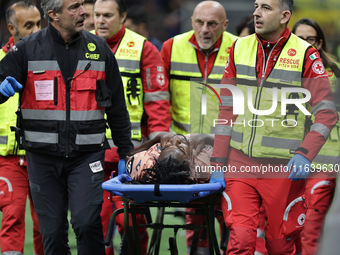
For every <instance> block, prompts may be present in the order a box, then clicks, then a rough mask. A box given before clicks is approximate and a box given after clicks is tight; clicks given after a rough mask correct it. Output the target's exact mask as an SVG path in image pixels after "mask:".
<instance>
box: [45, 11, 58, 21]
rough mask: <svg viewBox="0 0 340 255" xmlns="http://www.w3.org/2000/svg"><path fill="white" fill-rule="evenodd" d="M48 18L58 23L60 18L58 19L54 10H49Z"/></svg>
mask: <svg viewBox="0 0 340 255" xmlns="http://www.w3.org/2000/svg"><path fill="white" fill-rule="evenodd" d="M47 14H48V16H50V18H51V19H53V21H58V20H59V18H58V15H57V13H56V12H54V11H52V10H49V11H48V13H47Z"/></svg>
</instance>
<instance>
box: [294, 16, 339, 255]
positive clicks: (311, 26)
mask: <svg viewBox="0 0 340 255" xmlns="http://www.w3.org/2000/svg"><path fill="white" fill-rule="evenodd" d="M292 33H294V34H296V35H297V36H298V37H300V38H301V39H303V40H305V41H307V42H308V43H310V44H312V45H313V46H314V47H315V48H317V49H318V50H319V53H320V58H321V60H322V63H323V64H324V66H325V68H326V72H327V74H328V78H329V82H330V85H331V88H332V91H333V92H334V93H335V92H336V91H337V90H338V89H339V88H337V87H338V86H339V84H337V80H338V79H339V78H340V69H339V66H340V65H339V64H338V63H336V62H335V58H334V57H333V56H332V55H330V52H329V50H328V47H327V43H326V37H325V35H324V33H323V31H322V29H321V27H320V25H319V24H318V23H317V22H316V21H315V20H313V19H310V18H304V19H300V20H299V21H297V22H296V23H295V25H294V27H293V29H292ZM337 108H339V105H337ZM338 114H339V111H338ZM339 125H340V121H338V123H337V124H336V126H335V128H333V130H332V132H331V133H330V135H329V137H328V139H327V142H326V144H325V145H324V146H323V147H322V149H321V150H320V152H319V154H318V155H317V156H316V157H315V159H314V162H313V164H312V165H314V166H315V168H316V169H318V170H321V168H322V170H323V171H322V172H321V171H317V172H316V173H314V175H313V177H314V178H308V179H307V182H306V191H305V195H306V203H307V207H308V210H307V214H306V220H305V227H304V229H303V231H302V232H301V243H302V254H303V255H305V254H315V253H316V250H317V248H318V241H319V237H320V235H321V229H322V226H323V222H324V217H325V215H326V213H327V211H328V208H329V206H330V204H331V203H332V200H333V195H334V190H335V178H328V177H327V176H325V171H326V168H328V169H329V171H330V170H333V169H335V167H337V165H338V162H339V156H340V141H339V134H338V132H339V131H338V129H339ZM332 172H333V171H332Z"/></svg>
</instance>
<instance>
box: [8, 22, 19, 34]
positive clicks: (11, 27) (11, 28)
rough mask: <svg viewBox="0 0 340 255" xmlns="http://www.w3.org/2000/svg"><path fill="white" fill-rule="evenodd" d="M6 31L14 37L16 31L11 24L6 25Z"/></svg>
mask: <svg viewBox="0 0 340 255" xmlns="http://www.w3.org/2000/svg"><path fill="white" fill-rule="evenodd" d="M7 28H8V31H9V32H10V33H11V35H12V36H14V35H16V33H17V29H16V28H15V26H14V25H13V24H12V23H8V25H7Z"/></svg>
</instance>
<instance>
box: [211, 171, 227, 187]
mask: <svg viewBox="0 0 340 255" xmlns="http://www.w3.org/2000/svg"><path fill="white" fill-rule="evenodd" d="M218 182H219V183H221V184H222V188H223V190H224V189H225V180H224V172H221V171H215V172H213V173H212V174H211V177H210V180H209V183H218Z"/></svg>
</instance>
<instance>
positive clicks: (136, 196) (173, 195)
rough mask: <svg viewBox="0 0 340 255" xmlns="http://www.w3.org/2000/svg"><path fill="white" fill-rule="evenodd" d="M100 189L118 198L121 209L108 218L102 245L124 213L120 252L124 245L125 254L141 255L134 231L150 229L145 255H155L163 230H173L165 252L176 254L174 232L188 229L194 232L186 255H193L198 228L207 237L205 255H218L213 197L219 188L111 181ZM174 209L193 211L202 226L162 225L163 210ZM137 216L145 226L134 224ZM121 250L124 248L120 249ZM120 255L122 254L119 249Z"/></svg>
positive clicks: (109, 239) (220, 186) (157, 252)
mask: <svg viewBox="0 0 340 255" xmlns="http://www.w3.org/2000/svg"><path fill="white" fill-rule="evenodd" d="M102 188H103V189H104V190H107V191H109V192H111V193H112V194H115V195H119V196H122V200H123V204H124V208H122V209H117V210H115V211H114V212H113V214H112V215H111V218H110V222H109V226H108V230H107V235H106V240H105V242H106V244H109V243H110V242H111V240H112V233H113V228H114V222H115V218H116V216H117V215H118V214H120V213H124V228H125V234H124V236H123V237H122V243H121V248H122V246H124V244H123V242H125V240H123V239H125V238H126V241H127V244H128V247H129V253H125V254H141V244H140V241H139V234H138V228H150V229H152V235H151V240H150V244H149V247H148V252H147V254H150V255H151V254H155V255H158V254H159V248H160V242H161V234H162V230H163V229H165V228H170V229H173V230H174V237H172V238H169V248H170V252H171V254H178V250H177V245H176V234H177V231H178V230H179V229H180V228H182V229H192V230H194V231H195V234H194V237H193V247H191V251H190V254H195V252H196V248H197V247H196V246H197V245H196V246H195V245H194V243H196V244H197V241H198V233H199V230H200V229H201V228H205V229H206V231H207V236H208V243H209V254H220V248H219V245H218V242H217V237H216V232H215V222H214V219H215V205H216V195H217V194H218V193H219V191H220V190H221V188H222V185H221V184H220V183H204V184H190V185H187V184H160V185H155V184H117V183H115V182H114V181H113V179H111V180H108V181H106V182H104V183H103V184H102ZM151 207H156V208H157V215H156V217H155V222H152V218H151V214H150V210H149V209H150V208H151ZM169 207H175V208H196V210H195V211H196V212H195V214H197V215H203V216H204V224H203V225H202V226H198V225H194V224H182V225H170V224H165V223H164V222H163V220H164V215H165V214H166V211H165V210H166V209H165V208H169ZM137 214H144V215H145V218H146V224H138V223H137V220H136V215H137ZM129 216H131V226H129ZM123 249H124V248H123ZM120 254H124V251H123V250H122V249H121V251H120Z"/></svg>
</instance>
